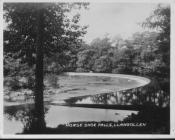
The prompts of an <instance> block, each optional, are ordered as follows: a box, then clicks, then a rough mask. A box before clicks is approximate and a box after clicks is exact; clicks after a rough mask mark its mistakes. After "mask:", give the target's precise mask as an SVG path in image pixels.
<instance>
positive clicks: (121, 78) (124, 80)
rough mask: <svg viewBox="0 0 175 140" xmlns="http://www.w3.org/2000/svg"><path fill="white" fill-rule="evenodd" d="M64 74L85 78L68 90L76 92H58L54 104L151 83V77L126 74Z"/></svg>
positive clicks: (65, 74)
mask: <svg viewBox="0 0 175 140" xmlns="http://www.w3.org/2000/svg"><path fill="white" fill-rule="evenodd" d="M63 75H64V76H71V77H76V76H78V77H79V76H80V77H82V76H83V77H84V78H85V79H84V81H81V83H73V86H72V88H71V89H70V90H67V92H69V93H71V92H72V91H73V90H75V91H76V94H64V92H65V91H64V92H63V94H57V95H56V96H54V98H53V101H52V104H64V103H65V101H66V100H68V99H72V98H79V97H87V96H93V95H99V94H105V93H113V92H117V91H122V90H129V89H133V88H138V87H142V86H145V85H147V84H149V83H150V79H148V78H145V77H140V76H134V75H124V74H108V73H75V72H67V73H64V74H63ZM78 77H77V79H78ZM87 77H89V78H90V77H93V78H102V80H101V81H102V82H101V81H100V82H99V80H98V82H95V80H96V81H97V79H95V80H94V81H93V82H92V81H91V82H88V81H86V78H87ZM105 78H112V79H114V80H113V81H111V82H108V81H109V80H111V79H106V80H105ZM83 82H85V85H82V86H81V87H80V86H79V85H78V84H83ZM98 87H99V88H98ZM79 91H80V92H79ZM57 99H58V100H57Z"/></svg>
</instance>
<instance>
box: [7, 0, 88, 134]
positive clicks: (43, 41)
mask: <svg viewBox="0 0 175 140" xmlns="http://www.w3.org/2000/svg"><path fill="white" fill-rule="evenodd" d="M82 6H84V7H85V8H86V7H87V3H5V4H4V11H5V12H4V18H5V20H6V22H7V24H8V26H7V29H6V30H4V56H6V54H9V53H10V54H11V57H12V58H13V59H19V60H20V63H22V64H23V63H27V64H28V66H30V67H31V68H34V69H35V109H36V112H35V113H36V114H35V115H36V118H35V119H36V124H35V126H37V128H39V129H38V131H39V130H42V128H44V127H45V123H44V107H43V75H44V71H43V59H44V57H50V56H52V55H53V54H55V53H56V52H57V53H60V54H61V53H63V52H65V51H66V50H69V49H70V47H71V46H78V44H79V43H81V39H80V37H81V36H82V35H83V34H85V30H86V27H81V26H80V25H78V22H79V19H80V15H79V14H76V15H75V16H73V18H72V19H69V18H68V13H69V12H70V11H71V10H72V9H80V8H81V7H82Z"/></svg>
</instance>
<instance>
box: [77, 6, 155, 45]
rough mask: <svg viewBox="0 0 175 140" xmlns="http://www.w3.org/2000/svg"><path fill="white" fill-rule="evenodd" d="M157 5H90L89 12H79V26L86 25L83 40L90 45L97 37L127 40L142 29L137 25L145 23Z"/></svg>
mask: <svg viewBox="0 0 175 140" xmlns="http://www.w3.org/2000/svg"><path fill="white" fill-rule="evenodd" d="M157 5H158V4H155V3H90V5H89V10H81V11H80V14H81V19H80V24H81V25H88V26H89V27H88V29H87V34H86V35H85V36H84V40H85V42H87V43H90V42H91V41H92V40H93V39H95V38H97V37H100V38H102V37H104V35H105V34H108V35H109V37H111V38H113V37H115V36H121V37H122V38H123V39H127V38H129V37H131V36H132V34H133V33H135V32H141V31H144V30H148V29H143V28H142V27H141V26H140V25H139V24H138V23H142V22H143V21H145V19H146V18H147V17H149V16H150V14H151V13H152V12H153V10H154V9H155V8H156V7H157Z"/></svg>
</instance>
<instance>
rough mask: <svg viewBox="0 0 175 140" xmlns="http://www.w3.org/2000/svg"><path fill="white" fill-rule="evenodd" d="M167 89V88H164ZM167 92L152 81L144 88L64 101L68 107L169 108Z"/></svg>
mask: <svg viewBox="0 0 175 140" xmlns="http://www.w3.org/2000/svg"><path fill="white" fill-rule="evenodd" d="M165 89H167V88H165ZM169 100H170V99H169V92H168V91H167V90H162V89H161V88H160V86H159V85H158V83H156V82H155V81H154V80H153V81H152V82H151V83H150V84H149V85H146V86H144V87H139V88H134V89H129V90H123V91H117V92H111V93H105V94H97V95H92V96H81V97H72V98H69V99H66V100H65V103H66V104H68V105H73V104H104V105H149V106H150V105H153V106H157V107H167V106H169Z"/></svg>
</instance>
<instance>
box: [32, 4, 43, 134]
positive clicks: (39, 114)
mask: <svg viewBox="0 0 175 140" xmlns="http://www.w3.org/2000/svg"><path fill="white" fill-rule="evenodd" d="M38 7H40V5H39V6H38ZM43 18H44V17H43V10H42V9H41V8H40V9H38V19H37V20H38V25H37V28H38V29H37V30H38V33H37V48H36V69H35V115H36V116H35V119H36V121H34V122H35V123H36V126H37V129H38V130H37V131H38V132H40V131H42V130H43V129H44V128H45V120H44V101H43V87H44V84H43V31H44V25H43V23H44V19H43Z"/></svg>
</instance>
